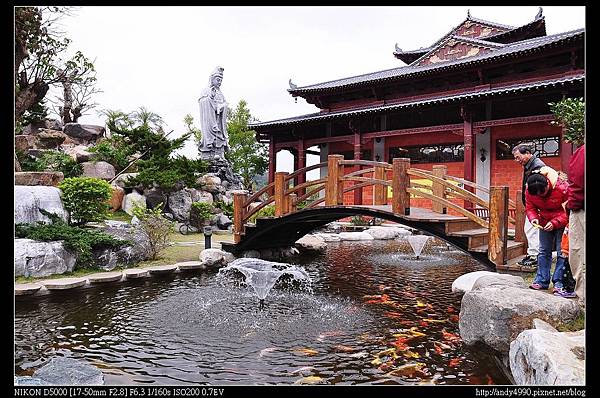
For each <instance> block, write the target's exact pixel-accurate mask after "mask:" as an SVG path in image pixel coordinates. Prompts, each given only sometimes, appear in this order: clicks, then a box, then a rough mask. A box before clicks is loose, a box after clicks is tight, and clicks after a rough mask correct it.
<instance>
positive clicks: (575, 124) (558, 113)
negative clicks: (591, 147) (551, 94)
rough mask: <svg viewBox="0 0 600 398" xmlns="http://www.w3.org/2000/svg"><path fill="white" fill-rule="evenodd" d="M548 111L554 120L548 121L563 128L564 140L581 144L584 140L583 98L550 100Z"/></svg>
mask: <svg viewBox="0 0 600 398" xmlns="http://www.w3.org/2000/svg"><path fill="white" fill-rule="evenodd" d="M548 105H550V111H552V113H553V114H554V117H555V118H556V120H553V121H551V122H550V123H551V124H553V125H555V126H560V127H563V128H564V134H563V139H564V140H565V142H569V143H573V144H575V145H581V144H583V143H584V141H585V102H584V101H583V98H565V99H563V100H561V101H559V102H550V103H549V104H548Z"/></svg>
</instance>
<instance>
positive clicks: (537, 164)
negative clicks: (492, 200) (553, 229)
mask: <svg viewBox="0 0 600 398" xmlns="http://www.w3.org/2000/svg"><path fill="white" fill-rule="evenodd" d="M512 153H513V157H514V159H515V161H517V162H518V163H519V164H520V165H521V166H523V183H522V187H521V193H522V196H521V200H522V201H523V205H525V190H526V189H525V182H526V181H527V178H528V177H529V176H530V175H531V172H532V171H534V170H539V169H541V168H542V167H544V166H545V165H546V164H545V163H544V162H543V161H542V159H540V158H538V157H536V156H535V155H534V154H533V152H532V149H531V147H530V146H529V145H527V144H519V145H517V146H515V147H514V148H513V150H512ZM523 229H524V230H525V236H526V237H527V256H525V258H523V259H522V260H521V261H519V263H518V264H519V265H525V266H528V267H532V266H535V265H537V257H538V254H539V246H540V243H539V233H538V231H539V230H538V229H537V228H535V227H534V226H533V225H531V223H530V222H529V220H528V219H527V217H525V226H524V228H523Z"/></svg>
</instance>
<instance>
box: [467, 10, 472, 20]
mask: <svg viewBox="0 0 600 398" xmlns="http://www.w3.org/2000/svg"><path fill="white" fill-rule="evenodd" d="M467 18H471V9H467Z"/></svg>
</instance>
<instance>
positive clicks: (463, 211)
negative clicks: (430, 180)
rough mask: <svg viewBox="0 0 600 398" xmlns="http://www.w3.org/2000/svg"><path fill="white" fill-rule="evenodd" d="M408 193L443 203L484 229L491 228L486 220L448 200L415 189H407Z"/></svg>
mask: <svg viewBox="0 0 600 398" xmlns="http://www.w3.org/2000/svg"><path fill="white" fill-rule="evenodd" d="M406 191H407V192H409V193H412V194H414V195H417V196H422V197H425V198H427V199H431V200H435V201H436V202H438V203H441V204H443V205H445V206H447V207H450V208H452V209H454V210H456V211H457V212H459V213H460V214H462V215H464V216H465V217H467V218H468V219H469V220H471V221H474V222H476V223H477V224H479V225H481V226H482V227H484V228H488V227H489V223H488V222H487V221H485V220H484V219H482V218H479V217H477V216H476V215H475V214H473V213H471V212H470V211H468V210H466V209H464V208H463V207H460V206H459V205H457V204H454V203H452V202H450V201H448V200H445V199H442V198H438V197H437V196H433V195H432V194H428V193H425V192H422V191H419V190H418V189H415V188H406Z"/></svg>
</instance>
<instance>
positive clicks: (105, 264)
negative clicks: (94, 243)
mask: <svg viewBox="0 0 600 398" xmlns="http://www.w3.org/2000/svg"><path fill="white" fill-rule="evenodd" d="M104 224H105V225H104V226H102V227H100V230H101V231H102V232H104V233H107V234H108V235H110V236H112V237H114V238H117V239H121V240H128V241H130V242H131V246H125V247H122V248H120V249H118V250H115V249H105V250H97V251H95V252H94V253H93V255H94V263H95V264H96V266H98V267H100V268H102V269H104V270H112V269H114V268H115V267H116V266H117V265H118V264H119V263H121V264H135V263H139V262H140V261H144V260H147V259H148V258H150V254H149V253H150V252H149V250H148V248H149V245H150V242H149V241H148V237H147V236H146V235H145V234H144V233H143V232H142V230H141V228H140V227H138V226H136V225H131V224H129V223H127V222H124V221H112V220H110V221H105V223H104Z"/></svg>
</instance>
